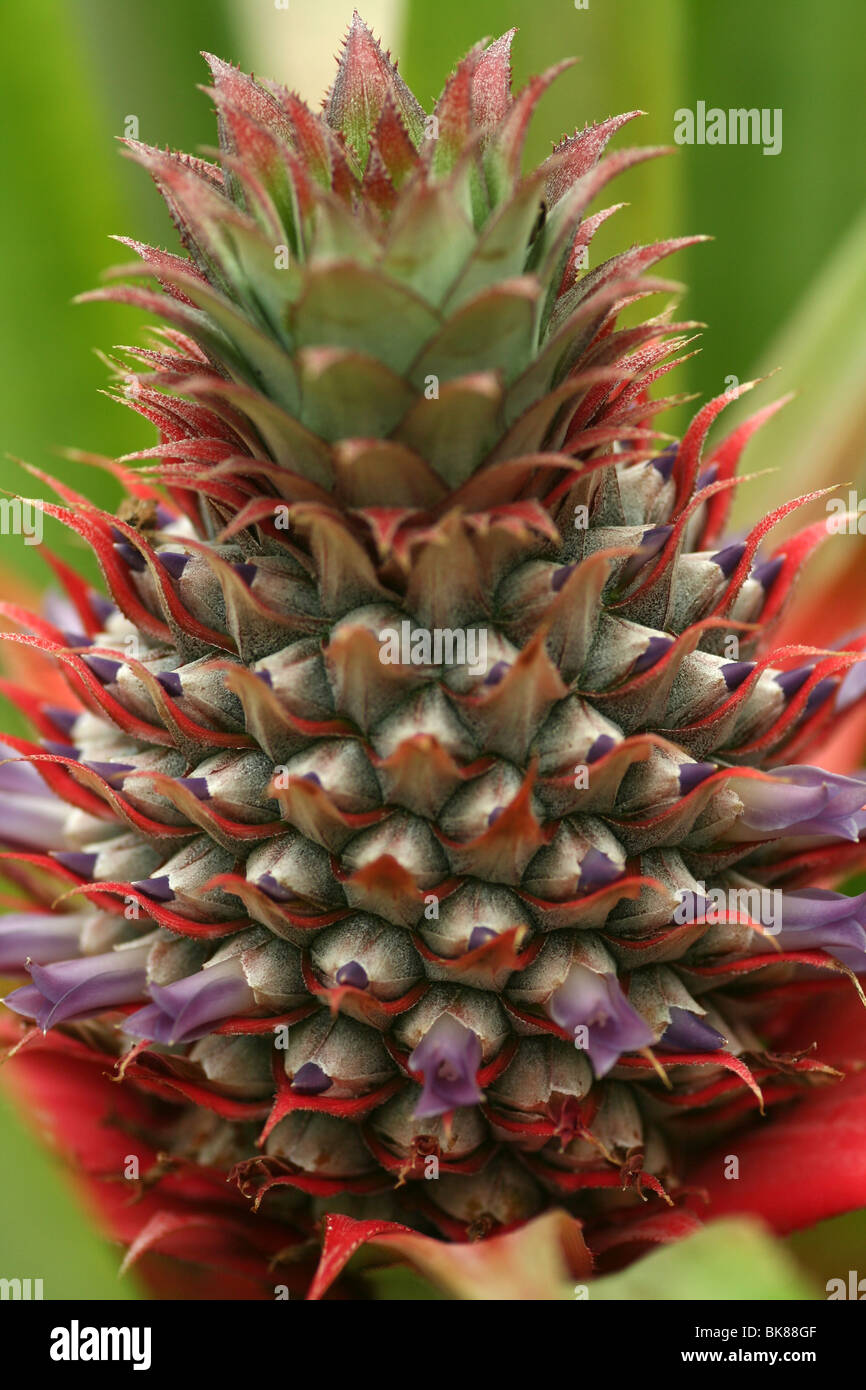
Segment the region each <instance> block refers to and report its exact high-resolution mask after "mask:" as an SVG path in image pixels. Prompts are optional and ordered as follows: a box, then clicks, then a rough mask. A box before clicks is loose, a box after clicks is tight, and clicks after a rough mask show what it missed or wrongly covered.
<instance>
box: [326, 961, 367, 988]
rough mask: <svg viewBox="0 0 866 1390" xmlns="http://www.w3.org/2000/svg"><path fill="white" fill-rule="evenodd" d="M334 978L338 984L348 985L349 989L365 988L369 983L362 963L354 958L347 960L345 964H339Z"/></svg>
mask: <svg viewBox="0 0 866 1390" xmlns="http://www.w3.org/2000/svg"><path fill="white" fill-rule="evenodd" d="M334 978H335V979H336V981H337V984H338V985H343V986H348V987H349V988H350V989H366V988H367V986H368V984H369V983H370V978H369V976H368V974H367V972H366V970H365V969H364V967H363V965H361V964H360V963H359V962H358V961H356V960H348V961H346V964H345V965H341V966H340V968H339V970H338V971H337V973H336V975H335V976H334Z"/></svg>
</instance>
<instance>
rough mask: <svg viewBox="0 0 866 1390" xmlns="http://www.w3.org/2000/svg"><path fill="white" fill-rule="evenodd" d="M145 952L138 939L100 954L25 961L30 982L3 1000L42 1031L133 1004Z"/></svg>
mask: <svg viewBox="0 0 866 1390" xmlns="http://www.w3.org/2000/svg"><path fill="white" fill-rule="evenodd" d="M149 954H150V946H149V945H145V944H142V945H140V946H129V947H121V948H120V949H119V950H116V951H107V952H106V953H105V955H102V956H83V957H82V958H81V959H80V960H63V961H58V962H57V963H56V964H54V965H44V966H43V965H30V966H28V970H29V972H30V976H31V979H32V980H33V983H32V984H30V985H22V986H21V988H20V989H16V990H13V991H12V993H11V994H8V995H7V996H6V999H5V1000H4V1003H5V1004H6V1006H7V1008H10V1009H12V1010H13V1011H14V1012H15V1013H16V1014H23V1015H24V1017H25V1018H32V1019H35V1020H36V1022H37V1023H38V1024H39V1027H40V1028H41V1029H42V1031H43V1033H47V1032H48V1029H49V1028H54V1027H55V1026H56V1025H57V1024H58V1023H68V1022H69V1021H70V1020H72V1019H79V1018H91V1017H92V1016H93V1015H94V1014H100V1013H103V1012H104V1011H105V1010H106V1009H116V1008H118V1007H119V1006H120V1005H121V1004H133V1003H135V1001H136V1000H138V999H142V998H144V996H145V995H146V993H147V957H148V955H149Z"/></svg>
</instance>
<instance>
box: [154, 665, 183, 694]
mask: <svg viewBox="0 0 866 1390" xmlns="http://www.w3.org/2000/svg"><path fill="white" fill-rule="evenodd" d="M156 679H157V680H158V681H159V683H160V685H161V686H162V688H163V690H165V691H166V692H167V693H168V694H169V695H171V696H172V697H173V698H174V699H177V698H178V696H180V695H182V694H183V685H182V684H181V679H180V676H179V675H178V674H177V671H160V673H159V675H158V676H157V678H156Z"/></svg>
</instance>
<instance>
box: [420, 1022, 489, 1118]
mask: <svg viewBox="0 0 866 1390" xmlns="http://www.w3.org/2000/svg"><path fill="white" fill-rule="evenodd" d="M480 1066H481V1043H480V1041H479V1039H478V1036H477V1034H476V1033H473V1031H472V1029H471V1028H466V1027H464V1025H463V1024H462V1023H459V1022H458V1020H457V1019H456V1018H453V1017H452V1015H451V1014H440V1015H439V1017H438V1018H437V1020H436V1022H435V1023H434V1024H433V1026H432V1027H431V1028H428V1030H427V1032H426V1034H425V1036H424V1037H423V1038H422V1039H421V1041H420V1042H419V1044H418V1046H417V1047H416V1048H415V1051H414V1052H413V1053H412V1055H411V1057H410V1058H409V1067H410V1069H411V1070H412V1071H413V1072H417V1073H419V1074H420V1075H421V1076H422V1077H423V1081H424V1088H423V1090H422V1092H421V1098H420V1100H419V1101H418V1104H417V1105H416V1107H415V1115H416V1118H418V1119H423V1118H425V1117H426V1116H428V1115H444V1114H445V1113H446V1112H447V1111H449V1110H456V1109H457V1107H458V1106H460V1105H477V1103H478V1102H479V1101H480V1100H483V1099H484V1096H483V1094H482V1092H481V1088H480V1087H479V1085H478V1068H479V1067H480Z"/></svg>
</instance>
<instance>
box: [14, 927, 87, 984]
mask: <svg viewBox="0 0 866 1390" xmlns="http://www.w3.org/2000/svg"><path fill="white" fill-rule="evenodd" d="M81 927H82V918H81V917H80V916H79V915H78V914H77V913H65V914H64V913H55V912H9V913H7V914H6V916H5V917H2V918H0V974H3V973H11V972H12V971H16V972H17V971H20V970H23V969H24V963H25V961H27V960H28V959H29V960H33V961H35V962H36V964H37V965H50V964H52V963H53V962H54V961H58V960H68V959H69V957H70V956H72V955H74V954H75V952H76V951H77V950H78V943H79V939H80V936H81Z"/></svg>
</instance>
